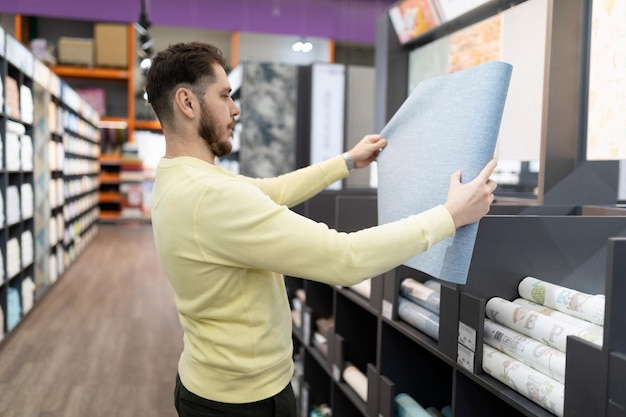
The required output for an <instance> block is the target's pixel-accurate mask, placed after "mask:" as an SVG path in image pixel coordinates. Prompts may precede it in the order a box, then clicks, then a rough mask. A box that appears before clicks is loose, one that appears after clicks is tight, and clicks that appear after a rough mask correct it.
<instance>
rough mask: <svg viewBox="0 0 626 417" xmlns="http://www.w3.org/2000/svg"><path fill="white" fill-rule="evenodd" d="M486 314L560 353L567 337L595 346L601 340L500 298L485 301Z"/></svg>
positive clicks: (563, 348)
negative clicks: (573, 337) (576, 337)
mask: <svg viewBox="0 0 626 417" xmlns="http://www.w3.org/2000/svg"><path fill="white" fill-rule="evenodd" d="M486 314H487V317H488V318H489V319H490V320H493V321H495V322H496V323H499V324H501V325H503V326H506V327H508V328H510V329H513V330H516V331H518V332H520V333H522V334H523V335H525V336H529V337H532V338H533V339H535V340H538V341H540V342H543V343H545V344H546V345H548V346H551V347H553V348H555V349H558V350H560V351H561V352H565V349H566V345H567V336H578V337H581V338H583V339H585V340H588V341H590V342H592V343H595V344H597V345H599V344H600V343H602V341H601V340H598V339H597V338H596V337H595V336H594V335H593V334H591V333H589V332H588V331H586V330H582V329H579V328H578V327H576V326H572V325H571V324H568V323H564V322H562V321H560V320H556V319H553V318H552V317H549V316H544V315H543V314H541V313H539V312H537V311H534V310H529V309H527V308H524V307H522V306H520V305H519V304H515V303H513V302H511V301H508V300H505V299H503V298H500V297H493V298H491V299H490V300H489V301H487V306H486Z"/></svg>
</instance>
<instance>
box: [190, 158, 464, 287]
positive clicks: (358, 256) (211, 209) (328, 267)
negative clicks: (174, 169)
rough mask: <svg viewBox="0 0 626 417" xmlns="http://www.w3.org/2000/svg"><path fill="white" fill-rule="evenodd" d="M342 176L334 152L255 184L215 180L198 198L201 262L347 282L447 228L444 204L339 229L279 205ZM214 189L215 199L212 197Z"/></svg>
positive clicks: (389, 264)
mask: <svg viewBox="0 0 626 417" xmlns="http://www.w3.org/2000/svg"><path fill="white" fill-rule="evenodd" d="M346 174H347V169H346V168H345V164H344V162H343V160H341V158H339V159H333V160H330V161H327V162H326V163H323V164H319V165H314V166H312V167H309V168H307V169H304V170H300V171H296V172H295V173H294V174H292V175H287V176H284V177H282V178H281V177H279V178H276V179H273V180H266V181H265V182H263V181H259V182H256V181H252V184H253V185H255V186H251V183H250V182H249V181H237V179H236V178H234V179H232V180H231V181H222V182H220V183H219V184H215V185H214V186H213V187H211V188H210V193H209V192H207V194H206V195H205V196H203V197H201V198H199V200H198V210H197V212H196V216H195V223H196V225H197V230H198V231H199V236H198V238H199V243H200V245H199V246H200V248H203V249H207V250H206V252H205V253H204V256H205V257H206V259H207V261H209V262H211V263H225V264H228V265H230V266H234V267H244V268H255V269H262V270H270V271H274V272H278V273H282V274H285V275H291V276H298V277H302V278H307V279H311V280H316V281H320V282H325V283H329V284H339V285H352V284H355V283H357V282H360V281H362V280H363V279H366V278H369V277H372V276H375V275H378V274H380V273H383V272H385V271H388V270H390V269H392V268H394V267H395V266H397V265H399V264H400V263H402V262H403V261H405V260H406V259H408V258H410V257H412V256H414V255H415V254H417V253H419V252H422V251H425V250H427V249H428V248H429V247H431V246H432V245H433V244H435V243H437V242H439V241H440V240H442V239H444V238H446V237H448V236H451V235H452V234H453V233H454V225H453V222H452V219H451V217H450V215H449V213H448V211H447V210H446V209H445V208H444V207H443V206H439V207H435V208H433V209H431V210H428V211H426V212H424V213H420V214H416V215H414V216H411V217H409V218H407V219H404V220H401V221H398V222H394V223H390V224H386V225H381V226H377V227H373V228H369V229H365V230H362V231H359V232H354V233H340V232H337V231H335V230H332V229H330V228H328V227H327V226H326V225H325V224H322V223H317V222H314V221H312V220H310V219H308V218H305V217H303V216H301V215H298V214H296V213H294V212H292V211H290V210H288V209H287V207H285V206H283V205H281V203H282V204H285V205H290V204H294V203H297V202H300V201H303V199H306V198H308V197H310V196H312V195H314V194H315V193H317V192H319V191H320V190H321V189H323V188H324V187H326V186H327V185H328V184H330V183H332V182H333V181H335V180H336V179H337V177H338V176H341V175H344V176H345V175H346ZM320 177H322V178H323V180H322V181H320ZM268 190H269V191H268ZM291 190H295V191H291ZM216 195H219V200H220V204H215V201H214V200H213V197H214V196H216ZM226 202H229V203H226ZM216 218H217V219H221V220H220V221H218V222H216V221H215V219H216ZM218 237H219V238H218Z"/></svg>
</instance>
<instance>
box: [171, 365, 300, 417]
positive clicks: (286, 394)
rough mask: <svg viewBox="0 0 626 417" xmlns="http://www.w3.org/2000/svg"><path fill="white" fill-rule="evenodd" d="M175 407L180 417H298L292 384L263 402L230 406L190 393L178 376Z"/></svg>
mask: <svg viewBox="0 0 626 417" xmlns="http://www.w3.org/2000/svg"><path fill="white" fill-rule="evenodd" d="M174 405H175V406H176V411H178V416H179V417H296V416H297V412H296V398H295V396H294V394H293V389H292V388H291V384H289V385H287V386H286V387H285V389H283V390H282V391H281V392H279V393H278V394H276V395H274V396H273V397H270V398H267V399H265V400H261V401H255V402H252V403H243V404H229V403H221V402H217V401H211V400H207V399H205V398H202V397H199V396H197V395H196V394H194V393H192V392H189V391H188V390H187V388H185V387H184V386H183V384H182V383H181V382H180V377H179V376H178V375H176V388H175V389H174Z"/></svg>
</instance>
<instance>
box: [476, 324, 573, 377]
mask: <svg viewBox="0 0 626 417" xmlns="http://www.w3.org/2000/svg"><path fill="white" fill-rule="evenodd" d="M484 337H485V343H486V344H488V345H489V346H491V347H492V348H494V349H497V350H499V351H500V352H502V353H506V354H507V355H509V356H512V357H513V358H515V359H517V360H519V361H521V362H524V363H525V364H526V365H528V366H530V367H531V368H533V369H536V370H538V371H539V372H541V373H542V374H545V375H548V376H550V377H552V378H554V379H556V380H557V381H559V382H562V383H565V353H564V352H561V351H560V350H558V349H555V348H553V347H550V346H548V345H546V344H545V343H541V342H539V341H537V340H535V339H533V338H530V337H527V336H524V335H523V334H521V333H519V332H516V331H515V330H512V329H509V328H508V327H505V326H502V325H500V324H498V323H496V322H493V321H491V320H489V319H485V332H484Z"/></svg>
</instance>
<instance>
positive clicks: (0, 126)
mask: <svg viewBox="0 0 626 417" xmlns="http://www.w3.org/2000/svg"><path fill="white" fill-rule="evenodd" d="M0 76H1V79H0V81H1V83H0V86H2V94H0V97H1V100H0V101H2V103H1V104H3V105H2V106H0V108H1V111H0V135H1V136H2V140H0V150H2V157H1V158H0V200H2V201H1V204H0V255H1V256H0V258H1V259H0V323H1V326H0V340H2V339H4V338H5V336H6V335H8V334H10V333H11V331H12V330H13V329H14V328H15V327H16V326H17V325H18V324H19V323H20V321H21V320H22V318H23V317H24V316H25V315H26V314H27V313H28V312H29V311H30V310H31V308H32V307H33V306H34V305H36V303H37V301H38V300H39V299H40V298H41V296H42V295H43V294H44V293H45V292H46V290H47V289H48V288H49V287H50V285H52V284H53V283H54V282H56V280H57V279H58V278H59V276H60V275H61V274H62V273H63V272H64V271H65V270H66V269H67V267H69V266H70V265H71V263H72V262H73V261H74V260H75V258H76V256H77V255H78V254H79V253H80V252H82V251H83V250H84V248H85V247H86V245H87V244H88V243H89V242H90V241H91V240H92V239H93V237H94V236H95V235H96V234H97V224H96V221H97V218H98V210H99V208H98V186H99V183H98V173H99V170H100V167H99V161H98V157H99V154H100V145H99V140H100V139H99V138H100V131H99V128H98V122H99V115H98V113H96V112H95V111H94V110H93V109H92V108H91V107H90V106H89V105H88V104H87V103H86V102H84V100H82V99H81V98H80V96H79V95H78V94H77V93H76V92H75V91H73V90H72V89H71V88H70V87H69V86H67V85H66V84H65V83H64V82H63V81H62V80H61V79H60V78H59V77H58V76H56V75H55V74H53V73H52V72H51V71H50V69H49V68H48V67H47V66H45V65H44V64H43V63H42V62H41V61H39V60H37V59H36V58H34V56H33V54H32V53H31V52H30V51H29V50H28V48H26V47H25V46H24V45H23V44H21V43H20V42H19V41H18V40H16V39H15V38H14V37H13V36H11V35H10V34H8V33H6V32H5V31H4V29H2V28H0Z"/></svg>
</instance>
